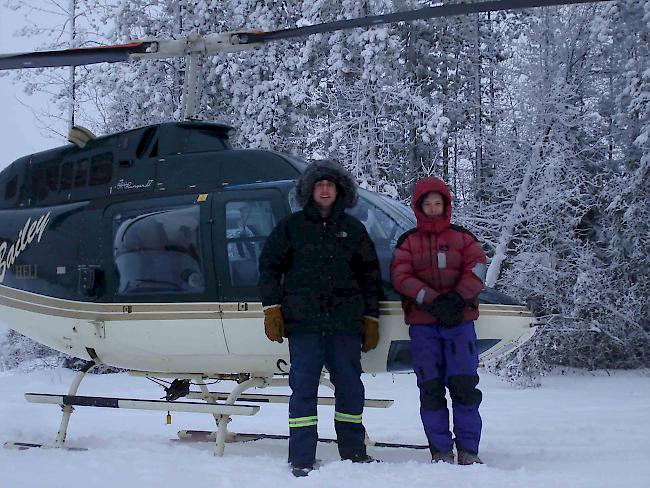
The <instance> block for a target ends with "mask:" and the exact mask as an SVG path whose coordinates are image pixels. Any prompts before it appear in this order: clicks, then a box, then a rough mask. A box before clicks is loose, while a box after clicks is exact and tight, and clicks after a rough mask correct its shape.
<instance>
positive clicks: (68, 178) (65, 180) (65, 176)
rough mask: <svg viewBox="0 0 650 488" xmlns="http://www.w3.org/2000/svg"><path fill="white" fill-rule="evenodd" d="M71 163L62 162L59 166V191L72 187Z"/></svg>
mask: <svg viewBox="0 0 650 488" xmlns="http://www.w3.org/2000/svg"><path fill="white" fill-rule="evenodd" d="M73 169H74V167H73V163H72V162H71V161H68V162H67V163H63V165H62V166H61V183H60V184H59V191H61V190H69V189H70V188H72V173H73Z"/></svg>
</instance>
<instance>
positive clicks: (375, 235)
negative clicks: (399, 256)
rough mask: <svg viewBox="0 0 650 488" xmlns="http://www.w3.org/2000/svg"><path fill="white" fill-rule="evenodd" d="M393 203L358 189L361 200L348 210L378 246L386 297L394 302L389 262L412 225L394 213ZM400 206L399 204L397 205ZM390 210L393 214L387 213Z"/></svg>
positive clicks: (406, 219) (376, 247) (394, 295)
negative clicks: (396, 246) (398, 240)
mask: <svg viewBox="0 0 650 488" xmlns="http://www.w3.org/2000/svg"><path fill="white" fill-rule="evenodd" d="M392 203H393V201H392V200H390V201H389V199H388V198H385V199H384V197H382V196H379V195H377V194H373V193H370V192H368V191H366V190H363V189H359V200H358V203H357V205H356V206H355V207H354V208H351V209H349V210H347V211H346V212H347V213H349V214H350V215H352V216H354V217H356V218H357V219H359V220H360V221H361V222H362V223H363V225H364V226H365V227H366V230H367V231H368V235H370V238H371V239H372V241H373V242H374V243H375V249H376V250H377V257H378V258H379V266H380V268H381V277H382V282H383V288H384V292H385V293H386V294H387V295H388V297H387V298H390V299H394V298H397V295H396V294H395V292H394V291H393V287H392V285H391V284H390V263H391V260H392V258H393V249H395V245H396V244H397V239H399V237H400V236H401V235H402V234H403V233H404V232H406V231H407V230H409V229H411V228H412V227H413V225H412V224H413V222H412V221H411V220H410V219H408V218H407V217H406V215H404V216H402V215H401V213H395V210H396V209H394V208H392V207H391V205H392ZM394 204H395V205H400V204H399V202H394ZM386 207H388V208H389V209H391V210H392V212H391V211H387V210H388V209H387V208H386Z"/></svg>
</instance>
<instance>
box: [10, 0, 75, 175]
mask: <svg viewBox="0 0 650 488" xmlns="http://www.w3.org/2000/svg"><path fill="white" fill-rule="evenodd" d="M24 23H25V20H24V18H23V15H22V14H20V13H16V12H14V11H12V10H10V9H8V8H7V7H6V6H5V5H4V1H2V0H0V54H6V53H16V52H25V51H30V50H32V49H34V48H35V47H36V46H38V44H39V43H40V40H39V39H28V38H24V37H15V36H14V33H15V31H16V30H17V29H18V28H19V27H20V26H22V25H24ZM0 73H11V71H2V72H0ZM46 103H47V100H46V99H45V97H42V96H41V97H39V96H28V95H26V94H24V93H23V92H22V90H21V85H19V84H18V85H17V84H16V83H15V82H14V80H13V77H12V76H11V75H9V76H2V75H1V74H0V107H1V110H0V148H1V150H0V169H2V168H4V167H6V166H8V165H9V164H10V163H11V162H13V161H14V160H15V159H17V158H19V157H21V156H25V155H27V154H30V153H34V152H38V151H42V150H44V149H49V148H51V147H56V146H60V145H63V144H66V143H67V141H64V140H62V139H58V140H57V139H51V138H48V137H46V136H45V135H44V134H43V131H42V130H41V129H39V124H38V123H37V120H36V117H35V116H34V115H33V114H32V110H31V109H30V107H39V106H42V105H43V104H46Z"/></svg>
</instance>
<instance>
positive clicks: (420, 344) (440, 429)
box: [409, 321, 482, 453]
mask: <svg viewBox="0 0 650 488" xmlns="http://www.w3.org/2000/svg"><path fill="white" fill-rule="evenodd" d="M409 335H410V336H411V352H412V355H413V370H414V371H415V374H416V376H417V381H418V388H419V389H420V416H421V417H422V423H423V424H424V432H425V433H426V435H427V439H428V441H429V447H430V449H431V451H432V452H436V451H440V452H448V451H451V450H452V448H453V443H454V441H455V443H456V448H458V449H461V450H464V451H469V452H472V453H478V445H479V441H480V439H481V426H482V423H481V416H480V415H479V412H478V407H479V404H480V403H481V399H482V394H481V391H480V390H479V389H477V388H476V385H478V374H477V371H476V370H477V368H478V351H477V348H476V332H475V331H474V322H472V321H468V322H463V323H461V324H459V325H456V326H454V327H444V326H441V325H438V324H435V325H431V324H423V325H411V326H410V327H409ZM445 388H447V389H449V396H450V397H451V404H452V409H453V422H454V436H455V439H453V440H452V437H451V432H449V410H448V409H447V399H446V398H445Z"/></svg>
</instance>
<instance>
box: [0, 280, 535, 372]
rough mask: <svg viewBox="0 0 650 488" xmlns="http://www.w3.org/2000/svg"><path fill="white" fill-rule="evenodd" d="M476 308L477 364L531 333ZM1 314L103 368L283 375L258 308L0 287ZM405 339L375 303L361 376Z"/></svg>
mask: <svg viewBox="0 0 650 488" xmlns="http://www.w3.org/2000/svg"><path fill="white" fill-rule="evenodd" d="M480 310H481V317H480V318H479V320H478V321H477V323H476V330H477V336H478V339H479V343H481V344H483V347H482V348H481V347H480V349H481V356H480V358H481V360H485V359H489V358H492V357H495V356H498V355H500V354H502V353H504V352H506V351H508V350H510V349H513V348H515V347H517V346H519V345H520V344H522V343H523V342H525V341H526V340H527V339H528V338H529V337H530V336H531V335H532V333H533V332H534V329H535V328H534V317H533V316H532V315H531V314H530V312H529V311H528V310H527V309H526V308H525V307H520V306H511V305H481V308H480ZM0 313H1V316H2V318H3V321H4V322H5V323H6V324H7V325H8V326H9V327H11V328H12V329H14V330H16V331H17V332H20V333H21V334H23V335H26V336H27V337H30V338H32V339H34V340H35V341H37V342H40V343H42V344H45V345H47V346H49V347H51V348H53V349H56V350H58V351H61V352H64V353H67V354H70V355H72V356H76V357H79V358H82V359H86V360H88V359H90V355H89V351H88V350H89V349H90V350H92V351H93V352H94V354H96V355H97V356H98V358H99V360H100V361H101V362H102V363H104V364H108V365H111V366H115V367H119V368H124V369H129V370H140V371H156V372H161V373H173V372H178V373H180V372H183V373H203V374H210V373H215V374H216V373H221V374H224V373H256V374H266V375H268V374H273V373H283V372H284V373H286V372H288V370H289V351H288V347H287V341H285V342H284V343H283V344H278V343H275V342H271V341H269V340H268V339H267V338H266V336H265V334H264V325H263V314H262V307H261V304H260V303H149V304H147V303H132V304H113V303H111V304H105V303H88V302H77V301H72V300H63V299H58V298H50V297H45V296H42V295H38V294H34V293H30V292H25V291H21V290H16V289H12V288H8V287H4V286H1V285H0ZM408 340H409V337H408V327H407V326H406V325H405V324H404V317H403V314H402V309H401V306H400V303H399V302H382V303H381V308H380V342H379V345H378V347H377V348H376V349H374V350H373V351H371V352H369V353H366V354H363V357H362V365H363V369H364V371H366V372H369V373H379V372H386V371H387V370H388V371H390V370H391V363H392V362H393V360H394V359H396V360H398V361H397V362H399V359H400V358H399V356H400V346H404V345H405V344H408V342H407V341H408ZM402 362H404V361H402ZM402 366H404V364H402ZM406 367H408V365H407V364H406ZM392 369H393V370H395V368H392Z"/></svg>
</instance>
